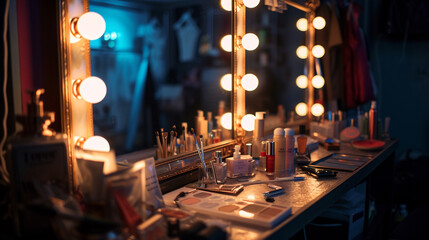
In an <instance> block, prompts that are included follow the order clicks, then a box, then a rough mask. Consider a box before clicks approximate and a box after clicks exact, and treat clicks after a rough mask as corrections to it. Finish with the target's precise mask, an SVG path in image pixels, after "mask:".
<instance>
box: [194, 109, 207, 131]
mask: <svg viewBox="0 0 429 240" xmlns="http://www.w3.org/2000/svg"><path fill="white" fill-rule="evenodd" d="M203 120H204V112H203V111H202V110H197V116H196V117H195V134H196V135H197V136H199V135H202V134H203V133H202V129H201V125H202V124H203ZM205 129H206V130H207V126H206V127H205Z"/></svg>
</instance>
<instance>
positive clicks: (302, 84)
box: [296, 75, 308, 89]
mask: <svg viewBox="0 0 429 240" xmlns="http://www.w3.org/2000/svg"><path fill="white" fill-rule="evenodd" d="M296 85H297V86H298V87H299V88H302V89H304V88H306V87H308V78H307V76H305V75H300V76H298V77H297V78H296Z"/></svg>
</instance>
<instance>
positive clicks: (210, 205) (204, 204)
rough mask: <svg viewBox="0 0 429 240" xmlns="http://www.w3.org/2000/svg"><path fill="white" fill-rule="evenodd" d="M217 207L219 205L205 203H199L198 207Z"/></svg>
mask: <svg viewBox="0 0 429 240" xmlns="http://www.w3.org/2000/svg"><path fill="white" fill-rule="evenodd" d="M218 205H219V203H214V202H206V203H201V204H200V207H203V208H214V207H216V206H218Z"/></svg>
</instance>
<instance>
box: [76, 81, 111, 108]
mask: <svg viewBox="0 0 429 240" xmlns="http://www.w3.org/2000/svg"><path fill="white" fill-rule="evenodd" d="M78 88H79V89H78V92H79V95H80V96H81V97H82V98H83V99H84V100H85V101H87V102H90V103H98V102H101V100H103V99H104V97H105V96H106V93H107V87H106V84H105V83H104V81H103V80H101V79H100V78H98V77H88V78H85V79H84V80H83V81H82V82H81V83H80V84H79V86H78Z"/></svg>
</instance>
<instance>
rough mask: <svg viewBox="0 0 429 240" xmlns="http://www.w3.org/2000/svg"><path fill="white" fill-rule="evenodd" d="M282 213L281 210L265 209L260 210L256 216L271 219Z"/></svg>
mask: <svg viewBox="0 0 429 240" xmlns="http://www.w3.org/2000/svg"><path fill="white" fill-rule="evenodd" d="M281 212H282V209H280V208H272V207H269V208H266V209H264V210H262V211H261V212H260V213H259V214H258V215H259V216H261V217H264V218H272V217H275V216H277V215H278V214H279V213H281Z"/></svg>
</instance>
